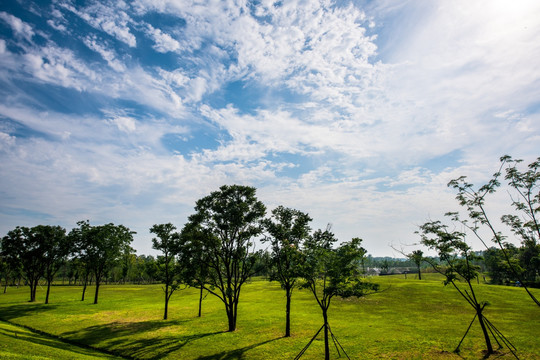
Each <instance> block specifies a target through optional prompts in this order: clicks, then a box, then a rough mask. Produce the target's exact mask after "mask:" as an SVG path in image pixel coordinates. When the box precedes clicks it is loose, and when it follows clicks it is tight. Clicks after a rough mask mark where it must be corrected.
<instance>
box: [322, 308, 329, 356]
mask: <svg viewBox="0 0 540 360" xmlns="http://www.w3.org/2000/svg"><path fill="white" fill-rule="evenodd" d="M326 311H327V309H323V319H324V360H330V345H329V343H328V314H327V313H326Z"/></svg>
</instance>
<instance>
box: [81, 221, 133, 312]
mask: <svg viewBox="0 0 540 360" xmlns="http://www.w3.org/2000/svg"><path fill="white" fill-rule="evenodd" d="M77 224H78V225H79V229H77V230H75V231H74V233H73V234H74V236H76V237H78V241H79V243H78V246H77V250H78V252H79V256H80V258H81V259H83V261H84V262H85V263H86V265H87V266H88V268H87V269H88V270H89V272H90V271H91V272H92V273H93V275H94V280H95V284H96V291H95V294H94V304H97V303H98V296H99V287H100V285H101V281H102V280H103V277H104V276H105V275H106V274H107V273H108V271H109V270H110V269H111V268H112V267H113V266H114V265H116V264H117V263H118V261H119V260H120V258H121V256H122V254H124V253H125V251H126V249H129V248H130V246H129V244H131V242H132V241H133V234H135V233H134V232H133V231H130V230H129V229H128V228H127V227H125V226H124V225H114V224H112V223H109V224H106V225H100V226H92V225H90V223H89V221H88V220H87V221H79V222H78V223H77ZM83 299H84V292H83Z"/></svg>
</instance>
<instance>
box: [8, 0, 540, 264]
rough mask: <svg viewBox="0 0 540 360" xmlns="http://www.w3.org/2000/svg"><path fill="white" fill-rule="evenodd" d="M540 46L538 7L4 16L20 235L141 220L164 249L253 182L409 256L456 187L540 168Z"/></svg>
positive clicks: (315, 6) (26, 12)
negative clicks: (176, 231)
mask: <svg viewBox="0 0 540 360" xmlns="http://www.w3.org/2000/svg"><path fill="white" fill-rule="evenodd" d="M538 39H540V3H539V2H538V1H514V2H509V1H496V0H490V1H475V2H471V1H465V0H462V1H460V0H458V1H452V2H442V1H441V2H437V1H427V0H426V1H401V0H400V1H397V0H395V1H388V0H387V1H384V0H383V1H351V2H347V1H330V0H320V1H318V0H287V1H277V2H276V1H268V0H261V1H235V0H223V1H180V0H134V1H116V0H115V1H70V0H52V1H27V0H13V1H9V2H7V3H6V2H3V3H2V5H0V233H1V234H4V233H6V232H7V231H9V230H10V229H12V228H14V227H15V226H17V225H25V226H33V225H37V224H44V223H48V224H58V225H62V226H64V227H66V228H67V229H71V228H72V227H74V226H75V225H76V222H77V221H79V220H84V219H89V220H90V221H91V222H92V223H94V224H100V223H105V222H114V223H122V224H124V225H126V226H128V227H130V228H131V229H133V230H135V231H137V235H136V236H135V242H134V247H135V248H136V249H137V250H138V253H139V254H141V253H144V254H150V253H154V252H153V251H152V250H151V241H150V239H151V235H150V233H149V231H148V229H149V228H150V227H151V226H152V225H153V224H156V223H165V222H172V223H174V224H175V225H176V226H177V227H178V228H181V227H182V225H183V224H184V223H185V221H186V219H187V216H189V215H190V214H191V213H192V212H193V206H194V205H195V201H196V200H197V199H199V198H201V197H203V196H205V195H207V194H208V193H210V192H211V191H214V190H217V189H218V187H219V186H221V185H223V184H233V183H236V184H244V185H250V186H255V187H256V188H257V189H258V196H259V198H260V199H261V200H262V201H264V202H265V204H266V205H267V206H268V208H269V210H271V209H273V208H274V207H276V206H278V205H284V206H288V207H293V208H296V209H299V210H302V211H305V212H308V213H309V214H310V215H311V216H312V217H313V218H314V221H313V224H312V225H313V227H314V228H319V227H325V226H326V224H327V223H331V224H332V226H333V230H334V232H335V233H336V235H337V236H338V237H339V238H340V239H341V240H349V239H350V238H351V237H355V236H358V237H361V238H363V239H364V246H365V247H366V248H367V250H368V252H369V253H371V254H373V255H375V256H383V255H399V254H395V252H394V251H393V250H392V249H391V248H390V247H389V245H390V244H394V245H395V246H397V247H399V246H400V244H410V243H413V242H415V241H417V240H418V239H417V236H416V235H415V234H414V231H415V230H416V229H417V226H418V225H419V224H422V223H423V222H425V221H427V220H428V219H438V218H440V217H442V214H444V213H445V212H447V211H454V210H457V209H458V205H457V203H456V201H455V200H454V194H453V192H452V191H451V190H450V189H448V188H447V187H446V184H447V183H448V181H449V180H451V179H453V178H456V177H458V176H460V175H467V176H468V177H469V179H470V180H471V181H472V182H474V183H481V182H483V181H486V180H487V179H488V177H489V176H490V174H492V173H493V172H495V171H496V169H497V168H498V159H499V157H500V156H502V155H504V154H510V155H512V156H513V157H515V158H522V159H524V160H525V161H531V160H533V159H535V158H536V157H538V156H539V155H540V154H539V151H538V150H539V149H540V147H539V145H538V144H539V140H540V63H539V61H538V59H540V41H539V40H538ZM507 196H508V194H506V193H503V194H500V195H497V196H494V198H493V199H492V202H491V204H490V211H493V214H494V216H497V217H498V216H499V215H501V214H502V213H504V211H505V209H504V205H505V204H506V203H508V198H507Z"/></svg>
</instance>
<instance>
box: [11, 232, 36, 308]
mask: <svg viewBox="0 0 540 360" xmlns="http://www.w3.org/2000/svg"><path fill="white" fill-rule="evenodd" d="M2 251H3V252H4V255H5V256H6V259H7V262H8V264H9V266H10V267H11V268H12V269H15V268H19V267H20V268H21V270H22V274H23V276H24V279H25V280H26V282H27V283H28V286H29V287H30V302H35V301H36V290H37V286H38V282H39V279H40V278H41V277H42V276H43V272H44V261H43V255H44V252H43V248H42V244H41V243H40V237H39V236H37V234H36V232H34V231H33V228H32V229H31V228H28V227H19V226H17V227H16V228H15V229H13V230H11V231H9V232H8V233H7V235H6V236H4V238H3V239H2Z"/></svg>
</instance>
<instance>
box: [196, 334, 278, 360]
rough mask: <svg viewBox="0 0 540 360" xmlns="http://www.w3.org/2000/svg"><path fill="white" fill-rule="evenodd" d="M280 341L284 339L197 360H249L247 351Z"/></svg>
mask: <svg viewBox="0 0 540 360" xmlns="http://www.w3.org/2000/svg"><path fill="white" fill-rule="evenodd" d="M279 339H282V337H278V338H275V339H270V340H266V341H263V342H260V343H257V344H253V345H249V346H245V347H243V348H240V349H234V350H230V351H224V352H222V353H219V354H214V355H209V356H202V357H198V358H197V360H243V359H247V357H245V356H246V354H245V353H246V352H247V351H249V350H252V349H255V348H256V347H259V346H261V345H264V344H268V343H271V342H272V341H276V340H279Z"/></svg>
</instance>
